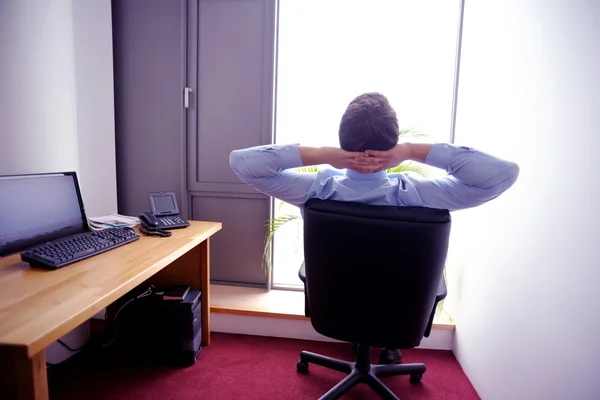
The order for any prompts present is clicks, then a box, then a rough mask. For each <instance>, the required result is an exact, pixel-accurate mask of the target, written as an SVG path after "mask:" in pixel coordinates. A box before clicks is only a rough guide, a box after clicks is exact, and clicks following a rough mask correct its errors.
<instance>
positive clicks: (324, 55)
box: [273, 0, 460, 287]
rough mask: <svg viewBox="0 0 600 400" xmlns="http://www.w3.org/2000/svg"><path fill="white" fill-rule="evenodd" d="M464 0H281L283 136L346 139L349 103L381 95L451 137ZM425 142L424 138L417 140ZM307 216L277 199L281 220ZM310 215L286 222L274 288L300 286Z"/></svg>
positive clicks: (429, 135)
mask: <svg viewBox="0 0 600 400" xmlns="http://www.w3.org/2000/svg"><path fill="white" fill-rule="evenodd" d="M459 6H460V3H459V1H458V0H455V1H451V0H280V10H279V43H278V57H277V101H276V125H275V132H276V133H275V140H276V142H277V143H301V144H302V145H307V146H338V145H339V143H338V136H337V133H338V127H339V122H340V119H341V116H342V114H343V112H344V110H345V109H346V107H347V105H348V103H349V102H350V101H351V100H352V99H353V98H354V97H356V96H358V95H359V94H362V93H364V92H373V91H376V92H380V93H382V94H384V95H385V96H386V97H387V98H388V99H389V101H390V103H391V105H392V107H394V108H395V110H396V113H397V114H398V120H399V123H400V128H401V129H412V130H413V131H414V132H417V133H420V134H423V135H426V137H423V138H419V139H416V140H419V141H430V142H447V141H449V138H450V129H451V114H452V100H453V89H454V74H455V61H456V60H455V57H456V48H457V34H458V24H459V19H458V16H459V15H458V13H459ZM410 140H415V139H410ZM286 215H295V216H299V215H300V213H299V210H298V209H297V208H296V207H294V206H290V205H289V204H287V203H282V202H280V201H278V200H275V207H274V215H273V216H274V217H283V216H286ZM302 260H303V241H302V222H301V220H299V219H298V220H294V221H292V222H288V223H286V224H284V225H283V226H282V227H281V228H279V229H278V231H277V233H276V234H275V237H274V241H273V285H274V287H278V286H299V285H301V282H300V280H299V278H298V269H299V267H300V264H301V263H302Z"/></svg>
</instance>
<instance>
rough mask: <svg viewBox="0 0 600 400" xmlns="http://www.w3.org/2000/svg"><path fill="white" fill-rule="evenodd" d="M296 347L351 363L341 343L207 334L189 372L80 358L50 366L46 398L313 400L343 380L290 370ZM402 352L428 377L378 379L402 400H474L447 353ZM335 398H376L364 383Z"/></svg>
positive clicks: (91, 355) (320, 371) (313, 369)
mask: <svg viewBox="0 0 600 400" xmlns="http://www.w3.org/2000/svg"><path fill="white" fill-rule="evenodd" d="M300 350H309V351H313V352H316V353H321V354H326V355H329V356H332V357H338V358H342V359H347V360H351V359H352V358H353V354H352V348H351V346H350V345H348V344H343V343H323V342H309V341H300V340H289V339H277V338H266V337H257V336H244V335H229V334H219V333H213V336H212V344H211V345H210V346H208V347H206V348H204V349H203V350H202V353H200V356H199V358H198V360H197V361H196V364H195V365H193V366H191V367H183V368H182V367H179V368H177V367H167V366H157V365H139V364H133V363H130V362H126V361H122V360H121V361H118V360H117V359H115V358H114V357H108V356H102V353H99V352H95V351H89V352H87V353H82V354H81V355H78V356H77V358H72V359H71V360H68V361H67V362H66V363H64V364H63V365H59V366H53V367H50V369H49V370H48V379H49V385H50V399H51V400H54V399H77V400H81V399H85V400H92V399H111V400H115V399H128V400H129V399H132V400H159V399H160V400H167V399H173V400H175V399H177V400H191V399H194V400H213V399H214V400H225V399H227V400H229V399H244V400H258V399H269V400H270V399H277V400H284V399H294V400H303V399H307V400H308V399H318V398H319V397H320V396H321V395H322V394H323V393H325V392H326V391H327V390H329V389H330V388H331V387H333V386H334V385H335V384H336V383H337V382H338V381H339V380H340V379H342V378H343V377H344V376H345V375H344V374H342V373H340V372H336V371H331V370H327V369H325V368H323V367H319V366H316V365H310V367H309V372H308V374H306V375H303V374H299V373H297V372H296V361H298V353H299V352H300ZM373 353H374V354H373V362H376V353H377V351H374V352H373ZM403 355H404V362H405V363H410V362H423V363H425V365H427V372H426V373H425V374H424V375H423V381H422V382H421V383H420V384H416V385H415V384H411V383H409V380H408V376H399V377H385V378H382V381H383V382H384V383H385V384H386V385H388V387H389V388H390V389H391V390H392V391H394V393H396V395H397V396H398V397H400V398H401V399H402V400H433V399H435V400H471V399H479V396H478V395H477V393H476V392H475V390H474V389H473V386H472V385H471V383H470V382H469V380H468V379H467V377H466V376H465V374H464V373H463V371H462V369H461V367H460V365H459V364H458V362H457V361H456V359H455V358H454V356H453V355H452V353H451V352H449V351H433V350H419V349H412V350H405V351H403ZM342 398H343V399H378V397H377V396H376V395H375V394H374V393H373V392H372V391H371V389H369V388H368V387H367V386H365V385H359V386H356V387H355V388H354V389H352V390H351V391H350V392H349V393H347V394H346V395H345V396H344V397H342Z"/></svg>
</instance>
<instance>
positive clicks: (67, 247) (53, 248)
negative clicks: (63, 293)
mask: <svg viewBox="0 0 600 400" xmlns="http://www.w3.org/2000/svg"><path fill="white" fill-rule="evenodd" d="M139 238H140V237H139V235H138V234H137V233H135V231H134V230H133V229H131V228H109V229H104V230H101V231H93V232H86V233H82V234H79V235H75V236H70V237H68V238H64V239H58V240H54V241H52V242H50V243H46V244H44V245H42V246H38V247H35V248H33V249H30V250H27V251H24V252H22V253H21V260H23V261H25V262H27V263H29V265H31V266H36V267H41V268H47V269H57V268H61V267H64V266H65V265H68V264H72V263H74V262H77V261H80V260H83V259H85V258H89V257H92V256H95V255H97V254H100V253H104V252H105V251H108V250H111V249H114V248H116V247H119V246H122V245H124V244H127V243H130V242H133V241H134V240H137V239H139Z"/></svg>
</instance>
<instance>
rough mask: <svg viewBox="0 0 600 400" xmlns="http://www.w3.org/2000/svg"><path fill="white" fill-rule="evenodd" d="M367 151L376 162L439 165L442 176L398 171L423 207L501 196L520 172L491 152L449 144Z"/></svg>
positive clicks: (456, 206) (452, 207)
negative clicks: (436, 177) (407, 161)
mask: <svg viewBox="0 0 600 400" xmlns="http://www.w3.org/2000/svg"><path fill="white" fill-rule="evenodd" d="M367 154H369V155H370V156H371V157H373V159H374V160H376V161H377V162H378V163H380V164H383V165H386V163H387V164H395V165H398V164H400V163H401V162H403V161H406V160H412V161H417V162H421V163H424V164H426V165H430V166H433V167H437V168H441V169H443V170H445V171H446V172H447V173H448V176H447V177H444V178H441V179H427V178H423V177H418V176H415V175H407V174H403V175H398V178H399V179H401V180H402V184H405V185H412V186H413V187H414V189H415V190H416V191H417V193H418V194H419V197H420V198H421V200H422V203H423V204H424V205H425V206H426V207H431V208H444V209H449V210H457V209H463V208H470V207H476V206H479V205H481V204H483V203H486V202H488V201H490V200H492V199H495V198H496V197H498V196H500V195H501V194H502V193H504V192H505V191H506V190H507V189H509V188H510V187H511V186H512V185H513V184H514V183H515V182H516V180H517V178H518V176H519V166H518V165H517V164H516V163H514V162H511V161H506V160H502V159H500V158H498V157H495V156H492V155H490V154H487V153H484V152H481V151H477V150H474V149H470V148H467V147H457V146H453V145H450V144H435V145H433V144H421V143H403V144H399V145H397V146H396V147H395V148H394V149H392V150H389V151H387V152H373V151H370V150H368V151H367Z"/></svg>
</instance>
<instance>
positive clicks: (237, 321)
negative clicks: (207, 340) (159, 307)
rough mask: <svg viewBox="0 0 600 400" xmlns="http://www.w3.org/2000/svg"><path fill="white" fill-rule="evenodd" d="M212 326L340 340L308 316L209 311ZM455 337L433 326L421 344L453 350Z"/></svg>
mask: <svg viewBox="0 0 600 400" xmlns="http://www.w3.org/2000/svg"><path fill="white" fill-rule="evenodd" d="M210 328H211V331H212V332H223V333H236V334H245V335H256V336H270V337H281V338H289V339H303V340H316V341H322V342H337V341H336V340H333V339H330V338H328V337H325V336H323V335H321V334H319V333H317V332H316V331H315V330H314V329H313V327H312V325H311V324H310V320H308V319H305V320H300V319H289V318H272V317H260V316H249V315H234V314H222V313H214V312H213V313H211V315H210ZM453 337H454V330H450V329H433V330H432V331H431V335H430V336H429V337H428V338H423V341H422V342H421V345H420V346H419V347H418V348H420V349H433V350H452V341H453Z"/></svg>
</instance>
